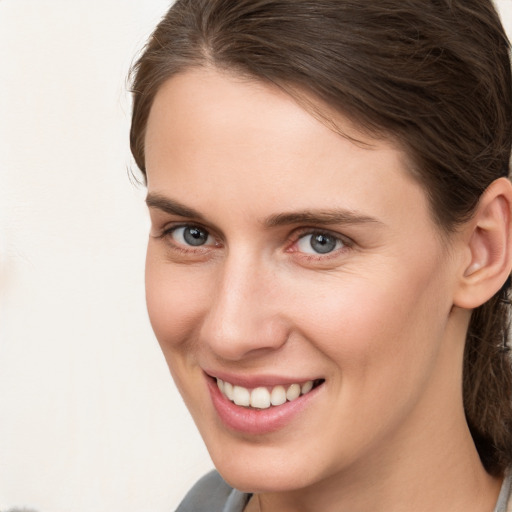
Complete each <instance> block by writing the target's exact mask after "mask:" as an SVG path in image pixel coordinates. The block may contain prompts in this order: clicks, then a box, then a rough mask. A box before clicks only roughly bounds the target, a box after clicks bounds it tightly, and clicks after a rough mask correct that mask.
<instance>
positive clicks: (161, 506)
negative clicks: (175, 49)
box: [0, 0, 512, 512]
mask: <svg viewBox="0 0 512 512" xmlns="http://www.w3.org/2000/svg"><path fill="white" fill-rule="evenodd" d="M234 1H235V0H234ZM169 5H170V2H169V1H167V0H165V1H164V0H0V511H2V512H4V511H6V510H8V509H9V508H11V507H27V508H32V509H35V510H37V511H39V512H107V511H108V512H112V511H114V512H116V511H121V510H122V511H124V512H145V511H147V512H164V511H166V512H167V511H171V510H174V509H175V508H176V506H177V504H178V503H179V501H180V499H181V498H182V497H183V495H184V493H185V492H186V490H187V489H188V488H189V487H190V486H191V485H192V483H193V482H194V481H195V480H196V479H197V478H198V477H199V476H200V475H202V474H204V473H205V472H206V471H207V470H208V469H209V468H211V467H212V466H211V462H210V461H209V459H208V455H207V452H206V450H205V448H204V447H203V444H202V441H201V440H200V437H199V435H198V434H197V432H196V430H195V427H194V425H193V422H192V420H191V419H190V418H189V416H188V413H187V412H186V409H185V407H184V406H183V404H182V402H181V399H180V397H179V395H178V394H177V392H176V391H175V389H174V386H173V385H172V382H171V378H170V376H169V374H168V370H167V367H166V365H165V362H164V359H163V356H162V355H161V354H160V349H159V348H158V345H157V343H156V341H155V339H154V336H153V334H152V332H151V328H150V326H149V321H148V319H147V315H146V311H145V304H144V284H143V272H144V252H145V244H146V239H147V232H148V225H149V224H148V218H147V214H146V210H145V207H144V204H143V199H144V192H145V191H144V189H143V188H142V187H139V188H138V187H137V186H135V185H134V184H133V183H131V181H130V179H129V176H128V175H129V173H128V168H129V167H130V166H132V165H133V163H132V161H131V157H130V153H129V148H128V130H129V114H130V99H129V94H128V93H127V83H126V76H127V72H128V69H129V66H130V64H131V63H132V61H133V58H134V56H135V55H136V53H137V52H138V51H139V50H140V49H141V48H142V46H143V44H144V41H145V39H146V37H147V35H148V34H149V33H150V31H151V30H152V28H153V27H154V25H155V24H156V23H157V21H158V20H159V19H160V17H161V16H162V15H163V13H164V12H165V11H166V10H167V8H168V7H169ZM497 5H498V8H499V9H500V11H501V13H502V18H503V21H504V23H505V25H506V27H507V30H508V32H509V34H511V36H512V0H498V2H497ZM248 463H250V461H248Z"/></svg>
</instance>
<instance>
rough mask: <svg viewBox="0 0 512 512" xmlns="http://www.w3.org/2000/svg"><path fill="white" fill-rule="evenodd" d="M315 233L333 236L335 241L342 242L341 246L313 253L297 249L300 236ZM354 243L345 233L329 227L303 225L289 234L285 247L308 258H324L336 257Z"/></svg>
mask: <svg viewBox="0 0 512 512" xmlns="http://www.w3.org/2000/svg"><path fill="white" fill-rule="evenodd" d="M315 234H323V235H328V236H331V237H333V238H335V239H336V240H337V241H340V242H341V243H342V247H340V248H338V249H334V250H333V251H332V252H328V253H325V254H321V253H318V254H313V253H305V252H302V251H299V250H298V249H297V243H298V241H299V240H300V239H301V238H304V237H305V236H308V235H315ZM354 245H355V243H354V241H353V240H352V239H351V238H349V237H348V236H346V235H343V234H341V233H338V232H336V231H332V230H330V229H325V228H317V227H304V228H298V229H296V230H295V231H294V232H293V233H292V234H291V236H290V245H289V246H288V248H287V252H293V253H300V254H302V255H304V257H306V258H308V259H321V260H325V259H328V258H333V257H337V256H339V255H340V252H345V251H346V250H348V249H351V248H352V247H353V246H354Z"/></svg>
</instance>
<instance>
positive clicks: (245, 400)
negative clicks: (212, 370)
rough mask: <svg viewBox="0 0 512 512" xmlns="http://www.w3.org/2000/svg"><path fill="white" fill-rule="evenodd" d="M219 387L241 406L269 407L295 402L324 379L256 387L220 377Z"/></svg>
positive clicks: (217, 379) (227, 396)
mask: <svg viewBox="0 0 512 512" xmlns="http://www.w3.org/2000/svg"><path fill="white" fill-rule="evenodd" d="M215 380H216V381H217V387H218V388H219V390H220V392H221V393H222V395H224V396H225V397H226V398H227V399H228V400H229V401H230V402H233V403H234V404H235V405H239V406H241V407H247V408H252V409H269V408H270V407H278V406H279V405H283V404H284V403H286V402H293V401H294V400H297V398H299V397H301V396H303V395H306V394H308V393H309V392H310V391H312V390H313V389H315V388H317V387H318V386H320V385H321V384H322V383H323V382H324V379H316V380H308V381H306V382H303V383H302V384H299V383H296V384H290V385H286V386H284V385H283V386H282V385H277V386H273V387H258V388H254V389H248V388H244V387H243V386H237V385H234V384H231V383H230V382H227V381H223V380H221V379H219V378H216V379H215Z"/></svg>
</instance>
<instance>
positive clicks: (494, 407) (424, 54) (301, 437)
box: [131, 0, 512, 512]
mask: <svg viewBox="0 0 512 512" xmlns="http://www.w3.org/2000/svg"><path fill="white" fill-rule="evenodd" d="M508 50H509V44H508V41H507V39H506V36H505V34H504V31H503V28H502V26H501V24H500V21H499V18H498V16H497V14H496V12H495V10H494V8H493V6H492V4H491V2H490V1H487V0H463V1H462V0H452V1H450V0H437V1H436V0H429V1H425V0H410V1H407V2H404V1H403V0H383V1H379V2H374V1H373V0H238V1H236V2H233V1H232V0H178V1H177V2H176V4H175V5H174V6H173V7H172V8H171V10H170V11H169V13H168V14H167V15H166V16H165V18H164V19H163V20H162V22H161V23H160V24H159V26H158V27H157V29H156V30H155V32H154V34H153V35H152V37H151V39H150V41H149V43H148V46H147V48H146V49H145V51H144V53H143V55H142V57H141V58H140V60H139V61H138V63H137V64H136V66H135V69H134V81H133V90H134V111H133V121H132V130H131V147H132V152H133V154H134V157H135V160H136V162H137V165H138V166H139V167H140V169H141V170H142V172H143V173H144V175H145V178H146V183H147V187H148V196H147V204H148V207H149V210H150V215H151V220H152V227H151V234H150V239H149V245H148V254H147V268H146V283H147V303H148V310H149V314H150V319H151V322H152V325H153V328H154V330H155V333H156V336H157V338H158V340H159V343H160V345H161V347H162V350H163V352H164V355H165V357H166V359H167V362H168V365H169V368H170V370H171V373H172V375H173V378H174V380H175V382H176V384H177V386H178V388H179V390H180V392H181V394H182V396H183V398H184V400H185V402H186V404H187V406H188V408H189V410H190V412H191V414H192V416H193V418H194V420H195V422H196V424H197V426H198V428H199V431H200V432H201V435H202V436H203V438H204V441H205V443H206V446H207V448H208V450H209V453H210V455H211V457H212V460H213V462H214V464H215V466H216V468H217V470H218V473H219V474H220V475H221V476H222V478H221V476H219V474H218V473H212V474H210V475H208V476H206V477H205V478H204V479H203V480H202V481H200V482H199V483H198V484H197V485H196V487H195V488H194V489H193V490H192V491H191V492H190V493H189V495H188V496H187V498H186V499H185V501H184V502H183V503H182V505H181V506H180V508H179V509H178V510H180V511H186V510H190V511H192V510H193V511H201V510H204V511H214V510H224V511H241V510H245V511H246V512H254V511H264V512H269V511H280V512H283V511H317V510H321V511H323V512H329V511H336V512H340V511H350V512H355V511H372V512H375V511H393V512H400V511H406V510H407V511H411V510H414V511H416V512H426V511H454V512H455V511H464V512H468V511H480V512H484V511H493V510H496V511H505V510H507V506H508V510H512V508H511V507H512V505H511V504H510V502H509V495H510V479H509V478H508V477H507V475H508V473H507V468H508V466H510V465H511V463H512V408H511V395H512V375H511V362H510V358H509V353H508V346H507V338H506V334H507V319H508V316H507V315H508V310H507V307H508V298H507V296H508V295H507V294H508V286H509V282H508V276H509V275H510V271H511V267H512V237H511V205H512V186H511V184H510V182H509V181H508V179H507V178H506V176H507V175H508V170H509V165H510V151H511V134H512V126H511V123H512V121H511V118H512V116H511V112H512V92H511V90H512V88H511V83H512V80H511V71H510V59H509V51H508ZM235 489H236V490H235ZM507 502H509V504H508V505H507Z"/></svg>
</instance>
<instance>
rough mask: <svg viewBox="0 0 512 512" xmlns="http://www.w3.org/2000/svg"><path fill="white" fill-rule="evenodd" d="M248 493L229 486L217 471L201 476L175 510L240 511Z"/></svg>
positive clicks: (189, 511)
mask: <svg viewBox="0 0 512 512" xmlns="http://www.w3.org/2000/svg"><path fill="white" fill-rule="evenodd" d="M247 499H248V495H246V494H244V493H241V492H240V491H237V490H235V489H233V488H232V487H230V486H229V485H228V484H227V483H226V482H225V481H224V480H223V479H222V477H221V476H220V475H219V473H217V471H211V472H210V473H208V474H206V475H205V476H203V477H202V478H201V479H200V480H199V481H198V482H197V483H196V484H195V485H194V487H192V489H190V491H189V492H188V493H187V495H186V496H185V499H184V500H183V501H182V502H181V504H180V505H179V507H178V508H177V509H176V512H242V511H243V509H244V506H245V504H246V502H247Z"/></svg>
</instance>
